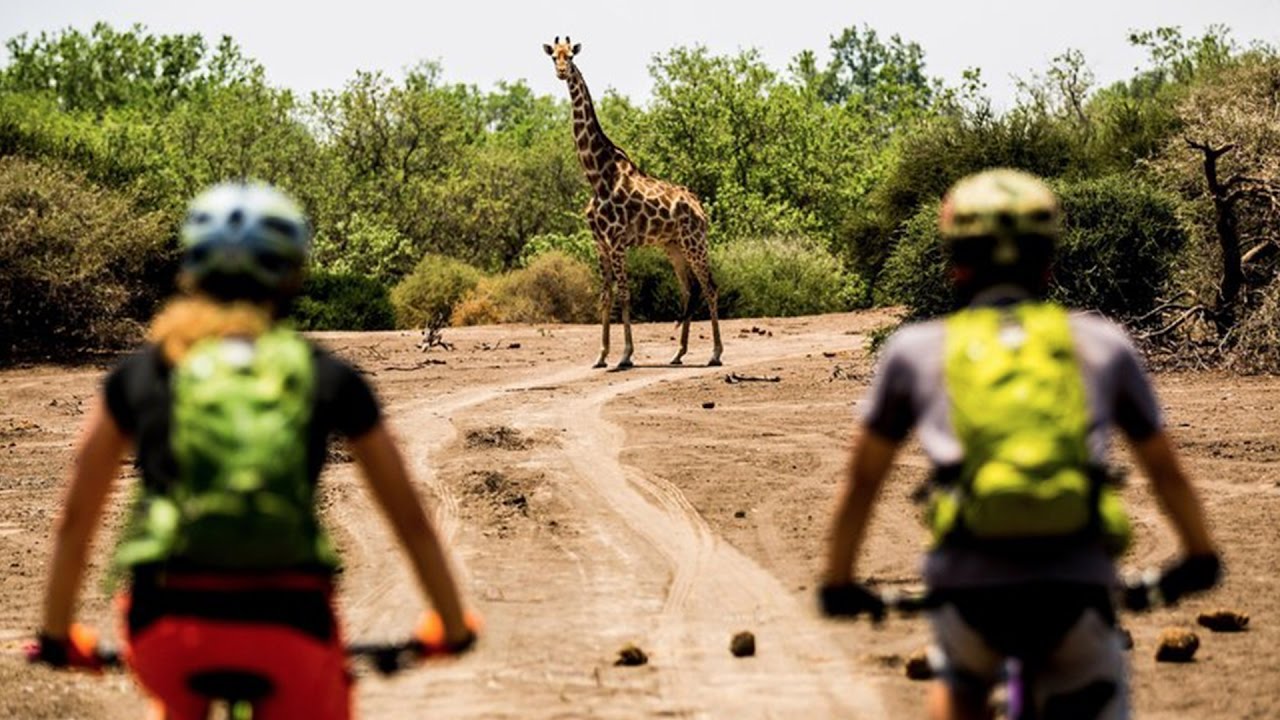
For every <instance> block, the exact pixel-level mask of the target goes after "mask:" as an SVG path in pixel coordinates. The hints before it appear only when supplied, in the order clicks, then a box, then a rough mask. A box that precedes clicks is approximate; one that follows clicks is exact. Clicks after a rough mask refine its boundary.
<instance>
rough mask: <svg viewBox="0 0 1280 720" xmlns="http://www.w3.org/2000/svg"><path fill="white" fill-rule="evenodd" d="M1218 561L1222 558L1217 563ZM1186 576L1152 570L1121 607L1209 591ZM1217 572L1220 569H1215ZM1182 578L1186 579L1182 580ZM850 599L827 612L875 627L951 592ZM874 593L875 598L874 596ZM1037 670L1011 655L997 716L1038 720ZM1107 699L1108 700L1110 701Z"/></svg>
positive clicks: (1127, 591) (853, 590) (933, 605)
mask: <svg viewBox="0 0 1280 720" xmlns="http://www.w3.org/2000/svg"><path fill="white" fill-rule="evenodd" d="M1214 562H1215V563H1216V559H1215V560H1214ZM1181 572H1184V571H1182V570H1180V569H1177V568H1175V569H1173V570H1171V571H1169V572H1165V573H1163V574H1162V573H1159V572H1155V571H1147V572H1146V573H1145V574H1143V575H1141V576H1136V577H1131V578H1129V579H1127V580H1126V581H1125V582H1124V583H1123V584H1122V586H1121V587H1120V588H1119V589H1118V591H1117V593H1116V597H1115V606H1116V607H1117V608H1120V609H1124V610H1126V611H1129V612H1143V611H1146V610H1150V609H1152V608H1156V607H1163V606H1171V605H1173V604H1175V603H1176V602H1177V601H1178V599H1179V598H1180V597H1181V596H1182V595H1185V594H1188V593H1190V592H1195V591H1198V590H1200V589H1207V586H1206V587H1202V588H1196V587H1189V588H1187V589H1182V588H1178V587H1173V586H1174V585H1175V584H1176V583H1171V582H1170V581H1169V578H1170V577H1172V576H1174V575H1177V574H1178V573H1181ZM1215 573H1216V570H1215ZM1178 579H1179V580H1181V578H1178ZM840 590H841V589H840V588H829V589H826V590H824V593H826V592H835V593H839V592H840ZM848 593H849V594H850V600H849V602H848V603H847V606H848V607H847V609H845V608H841V607H840V600H839V598H836V599H835V602H834V603H833V602H831V601H830V600H829V599H828V598H827V597H825V596H824V598H823V604H824V607H823V610H824V612H825V613H826V614H827V615H828V616H829V617H834V618H857V617H858V616H861V615H868V616H870V617H871V619H872V621H873V622H875V623H878V622H880V621H881V620H882V619H883V618H884V616H885V615H886V614H888V613H889V612H892V613H894V614H896V615H899V616H902V617H911V616H914V615H918V614H919V613H921V612H927V611H931V610H937V609H938V608H940V607H941V606H942V605H943V604H944V603H946V602H947V596H946V593H945V592H905V593H904V592H898V591H890V592H879V593H876V592H870V591H868V590H866V589H864V588H862V587H861V586H852V585H851V586H848ZM868 593H869V594H868ZM868 597H870V598H872V599H873V601H874V602H878V605H879V607H868V603H867V599H868ZM1032 677H1034V673H1033V672H1029V670H1028V658H1022V657H1017V656H1006V657H1005V659H1004V663H1003V668H1002V670H1001V672H1000V674H999V676H998V684H997V687H998V689H1002V690H1003V692H1002V693H1001V692H997V693H996V694H995V698H996V700H995V710H996V713H995V716H996V717H1000V718H1004V719H1005V720H1036V717H1037V714H1036V708H1035V703H1034V697H1035V696H1034V694H1033V688H1032V686H1031V682H1032ZM1105 699H1106V698H1103V700H1104V701H1105Z"/></svg>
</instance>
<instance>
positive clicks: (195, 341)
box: [32, 183, 475, 720]
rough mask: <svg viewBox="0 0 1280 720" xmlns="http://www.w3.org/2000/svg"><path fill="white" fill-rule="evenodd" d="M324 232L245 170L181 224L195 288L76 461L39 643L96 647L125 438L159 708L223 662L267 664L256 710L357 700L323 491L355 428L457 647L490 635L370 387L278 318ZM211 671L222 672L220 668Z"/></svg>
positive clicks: (133, 651)
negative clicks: (328, 453) (478, 632)
mask: <svg viewBox="0 0 1280 720" xmlns="http://www.w3.org/2000/svg"><path fill="white" fill-rule="evenodd" d="M309 243H310V232H309V227H308V224H307V222H306V219H305V218H304V216H303V215H302V213H301V211H300V210H299V209H298V207H297V206H296V205H295V204H294V203H293V201H292V200H290V199H289V198H287V197H286V196H285V195H283V194H282V193H280V192H279V191H277V190H275V189H273V188H271V187H269V186H266V185H260V184H238V183H228V184H223V185H219V186H216V187H214V188H212V189H209V190H207V191H206V192H204V193H203V194H201V195H199V196H198V197H197V198H195V199H194V200H193V201H192V203H191V205H190V207H189V209H188V213H187V216H186V219H185V221H184V223H183V226H182V230H181V244H182V250H183V256H182V265H181V271H180V275H179V287H180V288H181V290H182V291H183V292H182V294H181V295H180V296H179V297H178V298H176V299H174V300H172V301H171V302H170V303H169V304H168V305H167V306H166V307H165V308H163V309H162V310H161V312H160V313H159V314H158V315H157V316H156V318H155V319H154V321H153V322H152V325H151V328H150V332H149V340H150V343H149V344H148V345H147V346H146V347H144V348H143V349H142V350H140V351H139V352H137V353H135V354H133V355H131V356H128V357H127V358H125V359H124V360H123V361H122V362H121V363H120V364H119V365H118V366H117V367H116V368H115V369H114V370H113V371H112V372H111V373H110V374H109V375H108V377H107V379H106V382H105V386H104V392H103V393H102V395H101V397H100V398H99V399H98V402H97V403H96V406H95V408H94V409H93V410H92V412H91V414H90V416H89V418H88V420H87V427H86V429H85V431H84V434H83V437H82V439H81V441H80V444H79V448H78V451H77V453H76V455H75V462H74V465H73V468H72V471H71V478H70V488H69V491H68V494H67V496H66V500H65V506H64V508H63V511H62V515H61V519H60V521H59V523H58V526H57V531H56V542H55V549H54V552H53V559H52V563H51V568H50V577H49V582H48V588H47V592H46V596H45V603H44V624H43V626H42V628H41V630H40V633H39V635H38V640H37V643H36V644H35V646H34V647H33V648H32V656H33V660H36V661H42V662H45V663H48V664H50V665H54V666H60V667H62V666H67V665H72V666H77V665H82V666H83V665H87V666H92V665H93V664H94V661H95V659H94V649H93V647H92V638H91V637H89V635H88V634H87V633H81V632H78V631H79V629H80V628H79V626H73V624H72V616H73V610H74V604H75V597H76V594H77V592H78V590H79V588H80V583H81V580H82V577H83V575H84V568H85V562H86V553H87V548H88V545H89V542H90V540H91V536H92V534H93V532H94V530H95V528H96V526H97V525H98V522H99V520H100V517H101V515H102V512H103V508H104V505H105V503H106V500H107V497H108V494H109V492H110V490H111V486H112V483H113V481H114V480H115V477H116V474H117V468H118V467H119V465H120V461H121V459H122V457H123V456H124V454H125V452H126V451H128V450H129V449H131V448H132V449H134V450H135V451H136V458H137V460H136V462H137V466H138V468H139V469H140V471H141V475H142V488H141V491H140V493H139V499H138V501H137V503H136V505H135V507H134V511H133V515H132V519H131V522H130V523H129V526H128V528H127V529H126V531H125V534H124V537H123V539H122V542H121V544H120V545H119V547H118V548H117V550H116V553H115V563H116V565H117V566H118V567H119V568H121V569H124V570H125V571H127V572H128V573H129V574H130V575H131V584H130V591H129V593H128V594H127V595H124V596H122V602H121V603H120V604H121V605H122V611H123V620H124V622H123V625H124V627H125V630H126V636H127V645H126V648H125V654H124V655H125V660H126V661H127V662H128V664H129V665H130V667H131V668H132V670H133V672H134V673H135V675H136V676H137V678H138V680H139V681H140V683H141V684H142V686H143V687H144V688H145V689H146V691H147V692H148V694H149V695H151V696H152V697H153V698H154V702H153V704H154V706H155V710H156V711H157V712H156V714H157V715H158V716H160V717H165V718H175V719H179V720H184V719H187V718H204V717H205V714H206V713H207V711H208V702H209V701H208V699H207V698H206V697H205V696H204V695H202V694H200V693H198V692H196V691H197V690H200V689H201V688H200V687H199V683H200V682H201V678H203V681H204V682H212V681H216V678H217V673H219V672H227V671H237V672H240V673H242V675H241V677H242V678H243V677H246V676H247V677H249V678H258V679H261V680H262V681H265V687H267V688H269V691H268V692H266V693H265V695H266V696H265V697H264V698H262V699H261V700H259V701H256V702H255V717H260V718H267V719H269V718H300V717H307V718H322V719H326V720H328V719H340V718H348V717H350V713H351V710H350V695H351V692H350V690H351V688H350V680H349V678H348V675H347V672H346V668H345V661H344V654H343V646H342V642H341V637H340V632H339V628H338V623H337V620H336V617H335V614H334V609H333V604H332V594H333V585H332V579H333V576H334V572H335V571H336V569H337V555H336V553H335V552H334V549H333V547H332V545H331V543H330V541H329V538H328V537H327V535H326V534H325V533H324V531H323V529H321V527H320V525H319V522H318V520H317V518H316V511H315V507H314V499H315V487H316V480H317V478H318V476H319V474H320V469H321V466H322V465H323V464H324V459H325V449H326V445H327V441H328V439H329V436H330V434H332V433H337V434H339V435H342V436H345V437H346V438H347V441H348V445H349V447H350V450H351V452H352V454H353V455H354V457H355V458H356V460H357V462H358V463H359V465H360V466H361V468H362V470H363V472H364V475H365V478H366V480H367V483H368V486H369V488H370V489H371V490H372V493H373V496H374V499H375V500H376V502H377V504H378V505H379V507H380V508H381V509H382V511H383V512H384V513H385V514H386V516H387V518H388V520H389V521H390V523H391V526H392V527H393V529H394V531H395V533H396V536H397V538H398V539H399V541H400V543H401V545H402V546H403V547H404V549H405V550H406V551H407V553H408V555H409V558H410V560H411V564H412V566H413V570H414V572H415V574H416V576H417V580H418V582H419V585H420V586H421V588H422V590H423V591H424V592H425V594H426V596H427V597H428V598H429V599H430V600H431V602H432V604H433V606H434V607H435V608H436V610H437V612H438V615H432V616H428V619H427V620H424V624H423V628H422V630H421V632H433V633H435V635H436V637H434V638H430V639H431V640H432V641H433V642H435V643H436V644H437V645H438V646H443V647H444V649H446V650H447V651H453V652H461V651H464V650H466V649H467V648H468V647H469V646H470V645H471V644H472V642H473V641H474V639H475V635H474V633H473V630H472V627H471V624H470V622H469V621H468V620H467V619H466V618H464V613H463V611H462V607H461V603H460V601H459V597H458V592H457V589H456V587H455V585H454V581H453V578H452V576H451V573H450V571H449V568H448V565H447V562H446V559H445V554H444V551H443V549H442V548H441V546H440V543H439V540H438V538H437V536H436V534H435V531H434V530H433V528H432V525H431V523H430V522H429V520H428V518H427V516H426V515H425V514H424V512H423V510H422V505H421V503H420V501H419V499H418V497H417V495H416V494H415V492H414V490H413V488H412V486H411V485H410V483H409V479H408V476H407V474H406V469H405V466H404V462H403V460H402V459H401V456H400V453H399V451H398V449H397V447H396V445H395V443H394V442H393V441H392V439H391V435H390V434H389V432H388V430H387V428H386V425H385V423H384V422H383V420H382V417H381V412H380V410H379V406H378V403H377V401H376V400H375V398H374V395H373V393H372V391H371V390H370V388H369V386H368V385H367V384H366V383H365V382H364V380H363V379H361V377H360V375H359V374H357V372H356V371H355V370H354V369H352V368H351V367H350V366H348V365H347V364H345V363H343V362H342V361H340V360H338V359H337V358H335V357H333V356H332V355H330V354H329V353H327V352H325V351H323V350H321V349H319V348H318V347H315V346H313V345H312V344H311V343H309V342H307V341H306V340H304V339H302V338H301V336H299V335H298V334H297V333H295V332H293V331H292V330H290V329H288V328H287V327H285V326H284V325H282V324H281V323H280V322H279V321H280V320H281V318H282V317H283V315H284V314H285V311H286V309H287V307H288V305H289V302H290V300H291V299H292V298H293V297H294V296H295V295H296V294H297V292H298V290H299V288H300V285H301V281H302V277H303V270H304V266H305V264H306V260H307V255H308V247H309ZM211 673H212V675H211Z"/></svg>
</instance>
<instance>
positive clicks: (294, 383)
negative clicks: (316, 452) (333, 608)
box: [116, 329, 337, 570]
mask: <svg viewBox="0 0 1280 720" xmlns="http://www.w3.org/2000/svg"><path fill="white" fill-rule="evenodd" d="M171 383H172V390H173V419H172V427H171V430H170V445H171V449H172V451H173V456H174V460H175V461H176V463H177V468H178V475H177V480H176V482H173V483H171V484H170V486H168V487H165V488H158V489H148V490H146V491H144V493H143V496H142V498H141V501H140V502H139V505H138V508H137V513H136V515H135V517H134V521H133V523H132V527H131V528H130V530H129V531H128V532H127V533H126V539H125V540H124V542H123V543H122V544H121V546H120V548H119V549H118V551H117V554H116V560H117V562H118V563H119V564H121V565H125V566H130V565H136V564H139V563H148V562H161V561H170V560H177V561H181V562H183V563H190V564H192V565H195V566H198V567H211V568H219V569H232V570H234V569H243V570H254V569H272V568H285V567H314V566H323V567H335V566H336V565H337V555H336V553H335V552H334V550H333V547H332V544H331V543H330V541H329V539H328V537H327V536H326V535H325V533H324V532H323V531H322V530H321V528H320V526H319V523H318V521H317V519H316V517H315V512H314V509H313V502H314V492H315V488H314V487H313V484H312V483H311V481H310V479H309V477H308V471H307V443H308V437H309V433H308V428H309V425H310V422H311V408H312V405H313V403H312V398H313V395H314V386H315V371H314V360H313V358H312V351H311V348H310V346H309V345H307V343H306V342H305V341H304V340H303V339H302V338H301V337H299V336H298V334H297V333H295V332H293V331H291V330H285V329H275V330H271V331H269V332H267V333H265V334H264V335H262V336H260V337H258V338H257V339H256V340H244V339H236V338H210V339H205V340H202V341H200V342H199V343H197V344H196V345H195V346H194V347H193V348H192V349H191V351H190V352H189V353H188V355H187V357H186V358H184V359H183V361H182V362H181V363H180V364H179V365H178V366H177V367H175V368H174V370H173V374H172V378H171Z"/></svg>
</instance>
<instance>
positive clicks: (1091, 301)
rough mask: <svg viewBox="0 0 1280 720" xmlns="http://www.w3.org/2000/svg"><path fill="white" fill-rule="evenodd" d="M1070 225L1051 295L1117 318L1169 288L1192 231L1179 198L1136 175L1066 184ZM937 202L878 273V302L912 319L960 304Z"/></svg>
mask: <svg viewBox="0 0 1280 720" xmlns="http://www.w3.org/2000/svg"><path fill="white" fill-rule="evenodd" d="M1058 194H1059V196H1060V197H1061V199H1062V204H1063V209H1064V212H1065V214H1066V226H1065V231H1064V233H1063V237H1062V241H1061V243H1060V244H1059V247H1058V252H1057V256H1056V257H1055V259H1054V265H1053V282H1052V284H1051V287H1050V296H1051V297H1052V298H1053V299H1055V300H1057V301H1059V302H1062V303H1063V304H1066V305H1069V306H1071V307H1076V308H1082V309H1089V310H1098V311H1100V312H1102V313H1105V314H1107V315H1109V316H1112V317H1115V318H1119V319H1122V320H1123V319H1132V318H1136V317H1138V316H1140V315H1143V314H1144V313H1146V312H1147V311H1148V310H1150V309H1151V308H1152V307H1154V305H1155V301H1156V298H1157V297H1158V296H1159V295H1160V293H1161V292H1162V291H1163V290H1164V288H1165V287H1166V286H1167V285H1168V283H1169V281H1170V279H1171V275H1172V272H1173V268H1174V265H1175V262H1174V261H1175V259H1176V257H1177V254H1178V251H1179V250H1180V249H1181V247H1182V245H1183V244H1184V242H1185V240H1186V233H1185V231H1184V229H1183V227H1182V225H1181V223H1180V222H1179V220H1178V217H1177V214H1176V211H1177V205H1176V202H1175V201H1174V200H1173V199H1172V198H1171V197H1169V196H1168V195H1166V194H1165V193H1163V192H1161V191H1159V190H1157V189H1155V188H1153V187H1151V186H1150V185H1147V184H1145V183H1143V182H1142V181H1140V180H1138V179H1137V178H1135V177H1133V176H1130V175H1113V176H1108V177H1103V178H1096V179H1090V180H1082V181H1079V182H1067V183H1061V184H1060V185H1059V186H1058ZM937 217H938V209H937V203H928V204H926V205H924V206H922V207H921V209H920V210H918V211H917V212H916V214H915V215H914V216H912V217H911V219H910V220H908V221H907V223H906V224H905V225H904V226H903V229H902V235H901V238H900V239H899V240H898V243H897V245H896V246H895V247H894V251H893V253H892V254H891V255H890V256H889V259H888V260H887V261H886V263H885V266H884V270H883V272H882V273H881V274H880V276H879V277H878V278H877V282H876V300H877V302H879V303H883V304H903V305H906V306H907V308H908V309H909V310H910V314H911V316H912V317H928V316H933V315H938V314H941V313H944V312H947V311H949V310H950V309H952V308H953V307H954V304H955V303H954V296H953V294H952V291H951V285H950V283H949V281H948V279H947V276H946V265H945V259H944V257H943V253H942V246H941V241H940V239H939V237H938V230H937Z"/></svg>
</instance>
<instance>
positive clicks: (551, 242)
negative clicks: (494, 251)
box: [520, 231, 706, 322]
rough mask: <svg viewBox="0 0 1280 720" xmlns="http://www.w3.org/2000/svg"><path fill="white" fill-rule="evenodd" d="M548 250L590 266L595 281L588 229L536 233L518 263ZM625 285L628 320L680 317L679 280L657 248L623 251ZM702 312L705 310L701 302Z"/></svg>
mask: <svg viewBox="0 0 1280 720" xmlns="http://www.w3.org/2000/svg"><path fill="white" fill-rule="evenodd" d="M551 252H559V253H562V254H564V255H567V256H569V257H570V258H573V259H574V260H576V261H578V262H580V263H582V264H583V265H585V266H587V267H588V268H591V270H592V272H593V273H594V274H595V277H596V280H597V283H598V281H599V270H598V269H597V268H598V267H599V259H598V256H597V255H596V246H595V240H594V239H592V237H591V233H590V232H587V231H583V232H580V233H575V234H572V235H558V234H549V235H539V236H537V237H535V238H533V239H531V240H529V242H528V243H527V244H526V245H525V248H524V252H523V253H521V256H520V265H521V266H522V267H528V266H529V265H530V264H531V263H532V262H534V261H535V260H537V259H538V258H539V257H541V256H543V255H544V254H546V253H551ZM627 285H628V286H629V287H630V288H631V319H632V320H634V321H636V322H654V321H660V320H661V321H667V320H675V319H677V318H679V317H680V309H681V308H680V283H679V281H678V280H676V275H675V271H674V270H672V269H671V261H670V260H669V259H668V258H667V254H666V253H665V252H664V251H663V250H661V249H660V248H657V247H653V246H648V247H640V248H632V249H630V250H628V251H627ZM695 300H696V298H695ZM694 310H695V311H697V310H698V308H694ZM702 312H703V313H704V314H705V312H706V311H705V306H704V308H703V310H702Z"/></svg>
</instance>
